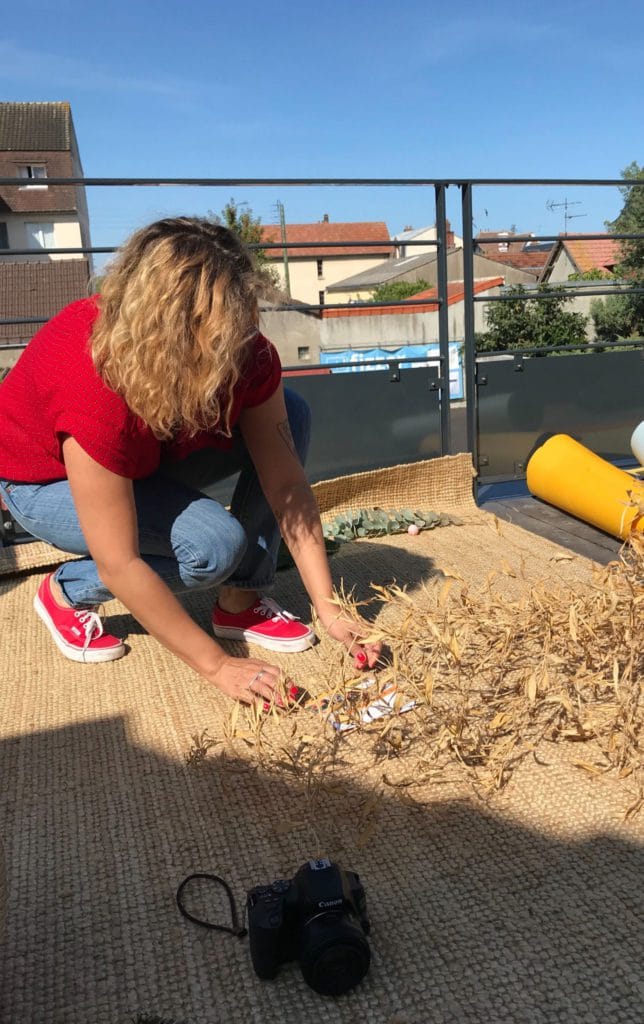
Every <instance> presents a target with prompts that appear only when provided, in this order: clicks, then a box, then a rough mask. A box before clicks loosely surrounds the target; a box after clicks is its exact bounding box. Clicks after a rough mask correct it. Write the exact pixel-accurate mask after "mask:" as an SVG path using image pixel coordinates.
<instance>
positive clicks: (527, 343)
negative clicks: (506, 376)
mask: <svg viewBox="0 0 644 1024" xmlns="http://www.w3.org/2000/svg"><path fill="white" fill-rule="evenodd" d="M549 291H550V288H549V287H548V285H540V286H539V292H540V293H541V294H542V295H543V294H547V293H548V292H549ZM508 293H509V294H510V295H511V296H512V298H510V299H507V300H505V301H502V302H491V303H490V304H489V305H488V307H487V309H486V311H485V322H486V325H487V328H488V330H487V331H486V333H485V334H479V335H478V336H477V341H476V347H477V349H478V350H479V351H480V352H498V351H503V350H504V349H508V348H550V347H551V346H554V345H584V344H585V343H586V341H587V338H586V317H585V316H583V315H582V314H581V313H571V312H570V311H568V310H565V309H564V306H565V305H566V304H567V303H569V302H571V301H572V299H569V298H557V297H555V296H551V297H548V298H545V299H533V300H532V301H530V295H529V293H528V292H526V290H525V288H523V287H522V285H513V286H512V287H511V288H509V289H508Z"/></svg>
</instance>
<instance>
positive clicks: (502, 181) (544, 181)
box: [0, 177, 644, 188]
mask: <svg viewBox="0 0 644 1024" xmlns="http://www.w3.org/2000/svg"><path fill="white" fill-rule="evenodd" d="M25 180H26V179H24V178H21V179H17V178H15V177H12V178H6V177H0V187H3V188H4V187H7V186H13V187H14V188H25V187H26V186H25V185H24V184H22V185H21V184H20V182H24V181H25ZM39 182H40V183H41V184H40V188H43V187H44V185H46V186H49V185H86V186H100V187H103V186H105V187H111V186H121V185H134V186H155V187H162V186H167V187H174V186H178V185H181V186H183V185H185V186H197V187H209V188H224V187H226V188H229V187H230V186H231V185H239V186H242V187H244V188H262V187H267V188H275V187H276V186H284V187H285V188H290V187H301V186H310V185H313V186H326V185H328V186H348V187H351V186H365V185H373V186H383V187H388V186H392V185H394V186H397V187H406V186H409V187H414V186H436V185H442V186H444V187H446V188H448V187H449V186H450V185H455V186H457V187H459V188H460V187H462V186H472V185H487V186H491V187H495V186H507V185H517V186H521V185H548V186H552V185H571V186H572V185H575V186H580V187H585V186H587V187H594V186H604V185H607V186H617V187H620V188H624V187H626V188H630V187H631V186H633V187H635V188H636V187H638V186H640V185H641V186H644V178H633V179H628V178H453V179H451V180H450V179H449V178H43V179H39ZM43 183H44V185H43ZM27 187H28V186H27ZM32 187H33V186H32Z"/></svg>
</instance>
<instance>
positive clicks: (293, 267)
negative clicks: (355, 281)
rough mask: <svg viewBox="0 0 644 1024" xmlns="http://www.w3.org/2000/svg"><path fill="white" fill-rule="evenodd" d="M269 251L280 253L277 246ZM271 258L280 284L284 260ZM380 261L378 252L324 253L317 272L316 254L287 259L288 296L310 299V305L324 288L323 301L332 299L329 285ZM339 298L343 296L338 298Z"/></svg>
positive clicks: (283, 283) (315, 301)
mask: <svg viewBox="0 0 644 1024" xmlns="http://www.w3.org/2000/svg"><path fill="white" fill-rule="evenodd" d="M271 251H272V252H273V253H279V250H277V249H273V250H271ZM270 262H271V265H272V266H274V267H275V269H276V270H277V272H278V274H279V276H280V282H281V284H282V287H284V285H285V274H284V262H283V260H282V259H281V258H277V259H274V260H271V261H270ZM382 262H383V261H382V257H381V256H377V257H374V256H371V257H370V256H327V257H323V258H322V274H321V276H318V260H317V257H315V258H313V257H306V258H299V257H297V258H294V259H289V261H288V272H289V278H290V282H291V296H292V297H293V298H294V299H297V300H298V301H299V302H310V303H311V304H312V305H317V304H318V302H319V297H320V292H324V293H325V296H326V301H327V302H330V301H331V299H330V297H329V295H328V294H327V290H328V289H329V287H330V286H331V285H333V284H335V283H336V282H337V281H342V280H344V278H346V277H353V275H354V274H361V273H362V271H363V270H369V269H370V268H371V267H375V266H377V265H378V264H379V263H382ZM333 301H336V300H333ZM339 301H344V300H343V299H340V300H339Z"/></svg>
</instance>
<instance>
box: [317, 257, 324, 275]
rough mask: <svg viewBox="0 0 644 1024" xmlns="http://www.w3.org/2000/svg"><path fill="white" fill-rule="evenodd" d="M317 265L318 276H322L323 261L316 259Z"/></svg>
mask: <svg viewBox="0 0 644 1024" xmlns="http://www.w3.org/2000/svg"><path fill="white" fill-rule="evenodd" d="M317 265H318V277H324V263H323V261H322V260H318V261H317Z"/></svg>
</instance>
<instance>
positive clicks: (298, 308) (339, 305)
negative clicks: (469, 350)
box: [0, 298, 443, 324]
mask: <svg viewBox="0 0 644 1024" xmlns="http://www.w3.org/2000/svg"><path fill="white" fill-rule="evenodd" d="M442 303H443V299H439V298H437V299H413V298H412V299H396V300H393V299H392V300H387V301H386V302H323V303H318V304H313V303H309V302H299V303H298V304H297V305H293V304H289V303H286V304H285V305H276V306H260V307H259V310H260V313H275V312H287V311H288V310H292V311H293V312H295V313H303V312H305V311H307V310H322V309H344V310H352V309H382V308H383V307H386V308H387V309H388V308H389V307H390V306H396V307H399V308H400V310H401V312H403V313H404V311H405V309H404V307H405V306H440V305H442ZM1 323H2V320H0V324H1Z"/></svg>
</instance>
